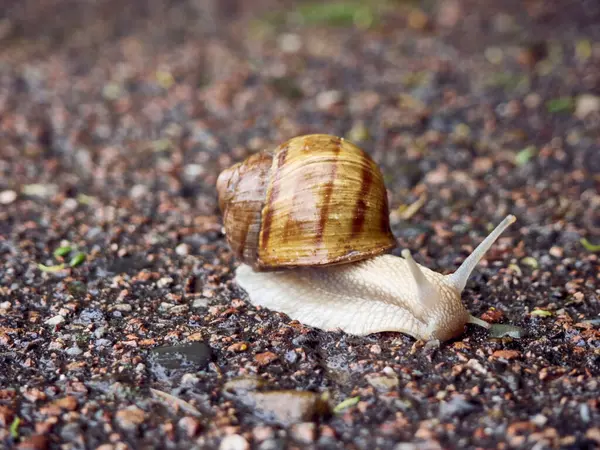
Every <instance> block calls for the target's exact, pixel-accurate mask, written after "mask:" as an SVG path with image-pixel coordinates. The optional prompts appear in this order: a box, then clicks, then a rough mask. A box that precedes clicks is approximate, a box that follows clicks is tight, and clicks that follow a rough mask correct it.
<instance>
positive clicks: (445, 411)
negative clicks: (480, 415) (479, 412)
mask: <svg viewBox="0 0 600 450" xmlns="http://www.w3.org/2000/svg"><path fill="white" fill-rule="evenodd" d="M476 409H478V406H477V405H475V404H473V403H471V402H470V401H468V400H467V399H466V398H465V397H464V396H462V395H456V396H454V397H453V398H452V399H451V400H450V401H449V402H442V404H441V405H440V416H441V417H442V418H443V419H448V418H450V417H455V416H456V417H464V416H466V415H467V414H469V413H471V412H473V411H475V410H476Z"/></svg>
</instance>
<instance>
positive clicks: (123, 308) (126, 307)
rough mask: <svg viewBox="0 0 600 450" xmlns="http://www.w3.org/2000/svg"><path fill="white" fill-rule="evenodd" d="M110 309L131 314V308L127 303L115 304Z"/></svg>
mask: <svg viewBox="0 0 600 450" xmlns="http://www.w3.org/2000/svg"><path fill="white" fill-rule="evenodd" d="M112 309H113V310H115V311H120V312H131V310H132V309H133V307H132V306H131V305H130V304H129V303H117V304H115V305H113V307H112Z"/></svg>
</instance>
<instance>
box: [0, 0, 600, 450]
mask: <svg viewBox="0 0 600 450" xmlns="http://www.w3.org/2000/svg"><path fill="white" fill-rule="evenodd" d="M248 3H250V2H241V1H240V2H237V1H233V0H230V1H222V2H216V1H215V2H211V1H200V0H198V1H196V2H193V1H191V0H190V1H188V2H185V1H182V2H176V1H171V2H159V1H150V2H146V1H141V0H139V1H132V2H128V3H127V6H126V7H123V6H122V5H121V2H117V1H116V0H102V1H98V2H96V3H90V2H76V1H74V0H63V1H59V0H54V1H51V0H43V1H42V0H38V1H34V0H25V1H20V2H16V1H15V2H10V1H8V2H5V4H8V5H9V6H8V7H5V8H3V11H2V12H0V447H2V448H7V449H12V448H19V449H98V450H110V449H126V448H129V449H138V448H157V449H158V448H166V449H176V448H177V449H188V448H220V449H232V450H235V449H240V450H241V449H247V448H257V449H261V450H267V449H279V448H319V449H329V448H350V449H373V448H381V449H397V450H409V449H437V448H486V449H487V448H499V449H508V448H518V449H525V448H527V449H529V448H532V449H538V450H539V449H546V448H548V449H551V448H552V449H553V448H569V449H591V448H600V426H599V425H598V424H599V423H600V401H599V399H598V392H599V390H600V386H599V383H600V317H599V314H600V271H599V267H600V264H599V261H598V255H599V253H598V251H600V249H599V248H597V247H594V244H596V245H597V244H600V195H599V194H598V188H599V186H600V27H599V26H598V23H600V6H598V3H597V2H594V1H580V2H576V1H566V0H565V1H558V0H555V1H541V0H531V1H527V2H520V1H503V2H497V1H493V0H481V1H475V0H472V1H468V0H464V1H461V0H447V1H427V2H422V4H418V3H417V2H403V1H391V0H390V1H385V2H384V1H376V2H371V3H367V2H362V3H356V2H355V3H352V2H347V3H345V8H339V7H338V6H336V4H332V3H326V2H319V3H313V4H307V3H297V2H275V1H266V0H261V1H256V2H251V3H252V4H251V5H249V4H248ZM292 11H293V12H292ZM49 19H51V20H49ZM311 132H325V133H330V134H336V135H340V136H346V137H348V138H349V139H351V140H352V141H354V142H356V143H357V144H359V145H360V146H362V147H363V148H364V149H365V150H366V151H368V152H369V153H370V154H371V155H372V156H373V158H374V159H375V160H376V161H377V162H378V163H379V164H380V165H381V167H382V170H383V172H384V174H385V178H386V183H387V186H388V189H389V196H390V204H391V206H392V209H393V212H392V215H391V219H392V225H393V227H392V228H393V231H394V233H395V235H396V236H397V237H398V243H399V249H398V250H396V251H395V254H399V251H400V248H404V247H408V248H409V249H410V250H411V251H412V252H413V255H415V259H416V260H417V261H418V262H420V263H422V264H424V265H426V266H428V267H430V268H432V269H435V270H438V271H441V272H444V273H449V272H451V271H453V270H454V269H455V268H456V267H458V265H459V264H460V262H461V261H462V260H463V259H464V257H465V256H466V255H467V254H468V253H469V251H470V250H471V249H472V248H473V247H474V246H475V245H476V244H477V243H478V242H479V241H480V240H481V239H482V238H483V236H484V235H486V234H487V232H488V230H489V227H490V226H491V225H492V224H496V223H498V222H499V221H500V220H501V219H502V218H503V217H504V216H505V215H506V214H508V213H513V214H515V215H516V216H517V217H518V222H517V224H515V225H514V226H513V227H511V229H509V230H508V232H507V233H506V234H505V235H504V236H503V237H502V238H501V239H500V240H499V242H498V244H497V245H496V246H495V247H494V249H493V251H492V252H490V254H489V257H488V258H487V259H486V261H485V262H483V263H482V264H481V265H480V267H479V269H478V270H477V273H476V275H475V276H474V277H473V278H472V279H471V281H470V282H469V284H468V285H467V289H466V291H465V293H464V296H463V299H464V302H465V304H466V305H467V307H468V309H469V310H470V311H471V312H472V313H473V314H475V315H479V316H483V317H484V318H485V319H487V320H489V321H491V322H496V323H504V324H512V325H516V326H519V327H521V328H522V329H523V333H522V336H520V337H510V336H504V337H491V336H490V334H489V333H488V332H487V331H485V330H482V329H479V328H476V327H468V329H467V331H466V333H465V334H464V335H463V336H461V337H460V338H459V339H457V340H454V341H451V342H448V343H444V344H443V345H442V346H441V347H440V348H428V347H425V348H424V347H422V346H420V345H419V344H418V343H415V341H414V340H413V339H411V338H409V337H408V336H404V335H401V334H395V333H382V334H377V335H372V336H368V337H361V338H358V337H353V336H348V335H345V334H343V333H326V332H321V331H319V330H314V329H310V328H308V327H305V326H302V325H301V324H299V323H297V322H293V321H290V319H289V318H287V317H286V316H284V315H282V314H277V313H275V312H271V311H268V310H260V309H257V308H254V307H253V306H251V305H250V304H249V303H248V301H247V299H246V297H245V294H244V292H243V291H241V290H240V289H239V288H238V287H237V286H236V284H235V283H234V282H233V281H232V274H233V270H234V268H235V267H236V264H237V263H236V261H235V260H234V259H233V257H232V254H231V252H230V250H229V248H228V247H227V244H226V242H225V239H224V235H223V233H222V229H221V221H220V216H219V212H218V207H217V202H216V192H215V187H214V184H215V181H216V177H217V175H218V173H219V171H220V170H222V169H223V168H225V167H228V166H229V165H230V164H232V163H233V162H236V161H239V160H241V159H243V158H244V157H246V156H247V155H249V154H251V153H253V152H255V151H257V150H260V149H263V148H268V147H273V146H275V145H277V144H279V143H281V142H282V141H283V140H285V139H287V138H289V137H292V136H295V135H299V134H304V133H311ZM420 199H421V200H420ZM417 201H423V205H422V206H421V207H420V208H419V209H418V210H417V211H416V213H415V214H413V215H412V217H410V218H409V219H406V218H405V216H404V215H403V211H404V210H405V208H407V207H408V205H413V204H414V203H415V202H417Z"/></svg>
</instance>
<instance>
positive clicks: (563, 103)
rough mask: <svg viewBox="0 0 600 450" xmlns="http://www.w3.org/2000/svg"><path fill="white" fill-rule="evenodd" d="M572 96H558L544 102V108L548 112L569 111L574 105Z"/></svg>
mask: <svg viewBox="0 0 600 450" xmlns="http://www.w3.org/2000/svg"><path fill="white" fill-rule="evenodd" d="M574 103H575V102H574V101H573V97H559V98H554V99H552V100H548V101H547V102H546V109H547V110H548V112H550V113H560V112H566V111H571V110H572V109H573V106H574Z"/></svg>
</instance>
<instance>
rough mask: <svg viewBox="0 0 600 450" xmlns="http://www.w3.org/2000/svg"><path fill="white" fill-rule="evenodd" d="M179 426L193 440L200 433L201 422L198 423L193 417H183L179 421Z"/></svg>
mask: <svg viewBox="0 0 600 450" xmlns="http://www.w3.org/2000/svg"><path fill="white" fill-rule="evenodd" d="M177 425H178V426H179V428H181V429H182V430H183V431H185V434H186V435H187V436H188V437H189V438H193V437H194V436H196V435H197V434H198V431H200V422H198V421H197V420H196V419H194V418H193V417H189V416H187V417H182V418H181V419H179V422H178V423H177Z"/></svg>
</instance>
